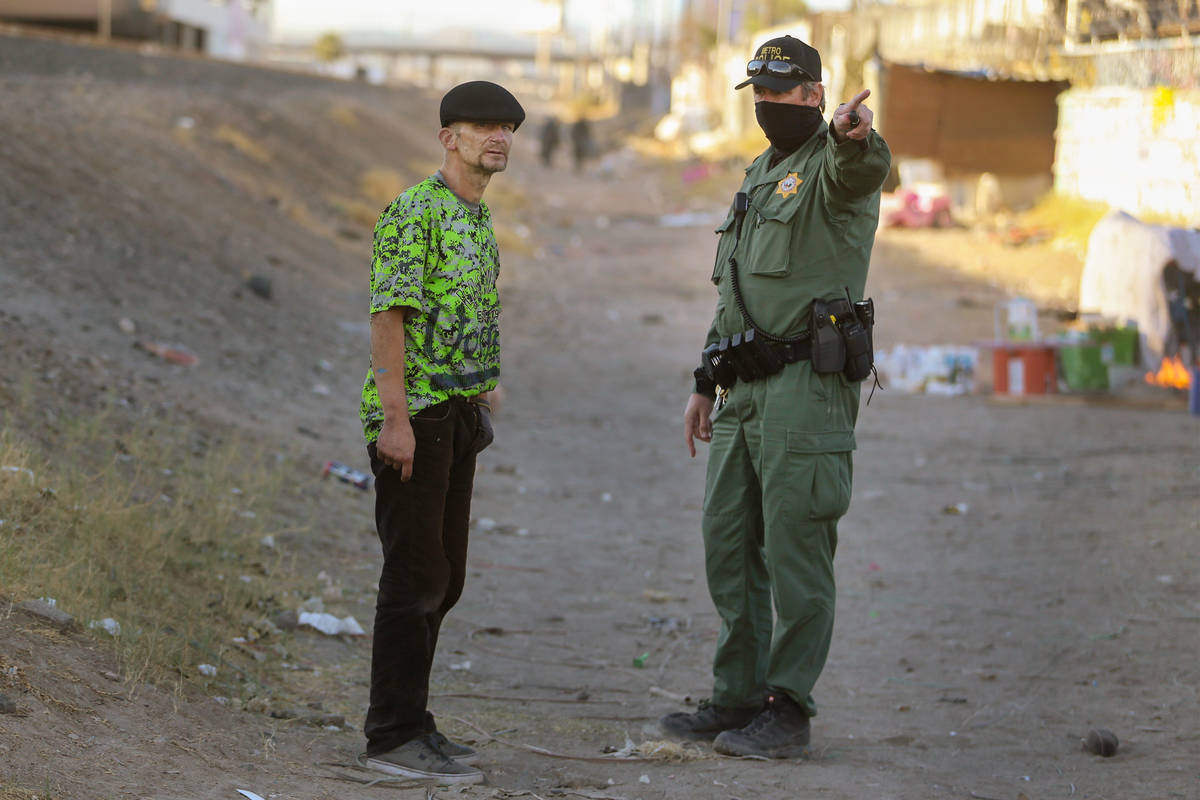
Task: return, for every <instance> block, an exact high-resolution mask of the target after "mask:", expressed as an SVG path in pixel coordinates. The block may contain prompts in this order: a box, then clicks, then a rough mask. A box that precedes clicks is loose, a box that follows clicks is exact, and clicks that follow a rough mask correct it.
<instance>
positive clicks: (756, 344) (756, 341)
mask: <svg viewBox="0 0 1200 800" xmlns="http://www.w3.org/2000/svg"><path fill="white" fill-rule="evenodd" d="M742 339H743V341H744V347H745V348H746V350H747V351H748V352H749V354H750V356H751V357H752V358H753V359H754V361H755V363H756V364H757V365H758V368H759V369H760V370H761V371H762V373H763V375H764V376H767V375H774V374H775V373H776V372H779V370H781V369H783V360H782V359H780V358H779V355H778V354H777V353H776V352H775V349H774V348H773V347H772V346H771V343H770V342H768V341H767V340H766V339H764V338H762V336H761V335H759V333H758V331H756V330H754V329H753V328H751V329H750V330H748V331H746V332H745V333H744V334H743V335H742Z"/></svg>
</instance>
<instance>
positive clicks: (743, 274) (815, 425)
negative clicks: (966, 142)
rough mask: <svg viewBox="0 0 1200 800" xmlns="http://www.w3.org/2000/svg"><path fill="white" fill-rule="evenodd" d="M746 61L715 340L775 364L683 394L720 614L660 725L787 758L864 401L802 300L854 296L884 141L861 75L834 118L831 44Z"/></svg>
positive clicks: (728, 748) (700, 383) (823, 616)
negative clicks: (826, 49)
mask: <svg viewBox="0 0 1200 800" xmlns="http://www.w3.org/2000/svg"><path fill="white" fill-rule="evenodd" d="M747 74H748V76H749V78H748V80H746V81H745V82H744V83H742V84H740V85H739V86H738V87H736V88H739V89H740V88H742V87H745V86H753V91H754V101H755V116H756V117H757V119H758V122H759V125H760V127H762V129H763V132H764V133H765V134H766V136H767V139H768V140H769V141H770V142H771V147H770V148H768V149H767V150H766V151H765V152H763V153H762V154H761V155H760V156H759V157H758V158H757V159H756V160H755V161H754V163H752V164H751V165H750V167H749V168H748V169H747V170H746V179H745V181H744V182H743V184H742V190H741V191H742V193H744V194H745V197H744V198H742V199H743V200H744V204H742V205H740V206H739V204H738V203H735V206H734V208H733V209H732V210H731V211H730V213H729V216H728V217H727V218H726V220H725V222H724V223H723V224H722V225H721V227H720V228H719V229H718V233H720V234H721V239H720V243H719V245H718V247H717V258H716V264H715V267H714V269H713V274H712V280H713V283H714V284H716V286H717V310H716V315H715V316H714V319H713V323H712V327H711V328H710V330H709V333H708V338H707V340H706V345H713V344H717V343H720V342H722V341H732V342H745V341H746V340H747V339H748V338H752V339H753V340H754V341H755V342H757V343H758V346H761V347H763V348H764V349H765V351H766V361H767V362H770V367H769V368H767V369H761V370H757V369H749V370H745V369H742V370H740V373H741V374H739V375H738V379H737V380H736V382H734V381H732V380H725V381H724V383H726V384H729V383H732V386H730V385H723V386H720V387H719V388H720V389H721V392H722V402H721V403H720V404H719V405H715V403H714V400H715V396H716V391H715V390H716V389H717V388H718V387H717V386H716V385H715V383H718V382H719V381H713V380H711V379H710V378H709V376H708V375H707V374H706V373H705V372H703V371H698V372H697V383H696V387H695V390H694V393H693V394H692V395H691V397H690V398H689V400H688V404H687V410H686V412H685V414H684V427H685V434H684V435H685V440H686V443H687V447H688V450H689V451H690V452H691V454H692V455H693V456H695V454H696V450H695V440H696V439H699V440H701V441H705V442H711V451H710V453H709V459H708V469H707V477H706V482H705V499H704V512H703V534H704V548H705V560H706V572H707V577H708V585H709V591H710V593H711V595H712V598H713V603H714V604H715V605H716V608H717V611H718V614H719V615H720V618H721V630H720V634H719V638H718V640H717V651H716V655H715V657H714V659H713V679H714V680H713V694H712V698H711V701H710V702H706V703H703V704H702V705H701V707H700V708H699V710H698V711H696V712H695V713H690V714H689V713H675V714H669V715H667V716H665V717H663V718H662V720H661V721H660V725H661V727H662V729H663V731H664V732H665V733H666V734H668V735H671V736H674V737H678V738H684V739H695V740H712V741H713V747H714V749H716V750H717V751H718V752H721V753H726V754H729V755H741V756H749V755H753V756H768V757H773V758H788V757H793V756H797V755H800V754H801V753H802V752H803V751H804V749H805V747H806V746H807V745H808V742H809V736H810V724H809V718H810V717H812V716H815V715H816V713H817V708H816V704H815V702H814V701H813V698H812V689H813V686H814V684H815V683H816V681H817V677H818V675H819V674H820V672H821V669H822V667H823V666H824V664H825V658H826V656H827V654H828V652H829V643H830V637H831V635H832V632H833V609H834V596H835V589H834V580H833V555H834V550H835V549H836V547H837V522H838V519H839V518H840V517H842V515H844V514H845V513H846V510H847V508H848V507H849V504H850V484H851V473H852V462H851V452H852V451H853V450H854V424H855V421H856V419H857V417H858V402H859V385H858V383H857V381H856V380H854V379H853V378H851V379H848V378H847V376H846V375H845V374H843V372H842V371H841V370H842V367H841V366H837V367H835V371H829V370H822V371H820V372H818V371H817V369H816V368H815V367H814V364H813V362H812V360H811V357H812V353H813V351H814V349H816V348H814V347H813V345H812V337H811V333H812V331H811V330H810V328H811V327H813V326H812V325H810V323H809V317H810V311H813V310H814V306H816V308H818V309H819V308H820V307H821V306H820V305H817V304H814V300H838V299H841V300H842V301H843V302H845V301H846V297H847V295H851V296H852V297H853V299H854V300H860V299H861V298H862V295H863V290H864V287H865V284H866V278H867V265H868V263H869V261H870V255H871V248H872V245H873V244H874V238H875V230H876V227H877V225H878V221H879V198H880V187H881V186H882V184H883V181H884V178H885V177H886V176H887V174H888V169H889V167H890V164H891V155H890V153H889V151H888V148H887V145H886V144H885V143H884V141H883V139H882V138H881V137H880V136H879V134H878V133H876V132H875V131H874V130H872V128H871V121H872V118H873V115H872V113H871V110H870V109H869V108H867V107H866V106H864V105H862V101H863V100H864V99H866V97H867V95H868V94H869V92H866V91H864V92H862V93H860V94H859V95H858V96H856V97H855V98H854V99H853V100H852V101H851V102H850V103H847V104H845V105H842V106H839V107H838V108H837V110H835V111H834V113H833V116H832V118H831V120H830V122H829V123H828V124H826V122H825V120H824V118H823V116H822V111H823V109H824V103H825V90H824V87H823V86H822V85H821V83H820V80H821V58H820V55H819V54H818V53H817V51H816V50H815V49H813V48H812V47H810V46H809V45H807V44H805V43H804V42H801V41H800V40H799V39H795V38H793V37H791V36H783V37H779V38H777V39H772V40H771V41H768V42H766V43H765V44H763V45H762V47H760V48H759V49H758V51H757V52H756V54H755V57H754V59H753V60H751V61H750V62H749V64H748V65H747ZM739 197H740V195H739ZM848 305H849V303H848V302H847V306H848ZM852 313H853V312H852ZM843 316H844V315H843ZM844 321H845V320H843V322H844ZM849 341H850V339H849V338H846V339H845V342H846V343H849ZM741 352H746V351H741ZM772 370H773V371H772ZM727 377H728V376H727ZM858 377H861V376H858ZM772 605H774V614H772ZM773 617H774V618H773Z"/></svg>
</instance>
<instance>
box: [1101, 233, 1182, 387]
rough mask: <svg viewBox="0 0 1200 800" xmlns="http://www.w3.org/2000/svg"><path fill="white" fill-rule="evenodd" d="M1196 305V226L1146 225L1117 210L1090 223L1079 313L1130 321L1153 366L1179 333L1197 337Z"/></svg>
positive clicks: (1177, 343) (1175, 344) (1173, 348)
mask: <svg viewBox="0 0 1200 800" xmlns="http://www.w3.org/2000/svg"><path fill="white" fill-rule="evenodd" d="M1197 309H1200V230H1189V229H1187V228H1173V227H1170V226H1167V225H1148V224H1146V223H1144V222H1142V221H1141V220H1139V219H1136V218H1135V217H1132V216H1130V215H1129V214H1127V213H1125V212H1123V211H1115V212H1112V213H1110V214H1108V215H1107V216H1105V217H1104V218H1103V219H1102V220H1100V222H1098V223H1096V227H1095V228H1094V229H1093V230H1092V234H1091V236H1090V237H1089V238H1088V251H1087V259H1086V260H1085V262H1084V266H1083V277H1082V280H1081V282H1080V287H1079V310H1080V312H1081V313H1089V312H1095V313H1099V314H1102V315H1104V316H1106V317H1111V318H1113V319H1115V320H1117V321H1119V322H1126V321H1132V322H1133V323H1135V324H1136V325H1137V328H1138V333H1139V338H1140V340H1141V348H1142V359H1143V363H1145V364H1147V365H1149V366H1151V367H1153V366H1155V365H1157V364H1158V362H1159V360H1161V359H1162V358H1163V357H1166V356H1177V355H1179V353H1180V349H1181V346H1182V345H1185V344H1189V343H1188V342H1186V341H1185V337H1187V336H1189V335H1190V336H1192V337H1196V336H1200V328H1198V327H1197V322H1198V321H1200V320H1197ZM1193 341H1194V339H1193ZM1189 355H1190V356H1191V357H1193V358H1194V357H1195V356H1196V353H1194V352H1191V353H1189Z"/></svg>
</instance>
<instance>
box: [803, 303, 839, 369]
mask: <svg viewBox="0 0 1200 800" xmlns="http://www.w3.org/2000/svg"><path fill="white" fill-rule="evenodd" d="M843 302H845V301H843ZM808 331H809V335H810V336H811V338H812V367H813V371H814V372H817V373H820V374H823V375H824V374H828V373H831V372H841V371H842V370H843V369H845V367H846V343H845V341H844V340H843V339H842V334H841V331H839V330H838V329H837V325H836V324H835V323H834V321H833V318H832V317H831V316H830V311H829V304H828V303H827V302H826V301H824V300H818V299H814V300H813V302H812V311H811V312H810V316H809V321H808Z"/></svg>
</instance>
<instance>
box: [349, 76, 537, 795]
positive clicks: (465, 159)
mask: <svg viewBox="0 0 1200 800" xmlns="http://www.w3.org/2000/svg"><path fill="white" fill-rule="evenodd" d="M524 119H525V112H524V110H523V109H522V108H521V105H520V103H518V102H517V99H516V98H515V97H513V96H512V95H511V94H510V93H509V92H508V91H507V90H505V89H504V88H502V87H500V86H497V85H496V84H494V83H489V82H487V81H472V82H470V83H464V84H460V85H459V86H456V87H454V88H453V89H451V90H450V91H449V92H447V93H446V95H445V97H443V98H442V103H441V124H442V127H441V130H440V131H439V132H438V140H439V141H440V142H441V144H442V147H443V148H444V150H445V158H444V160H443V162H442V167H441V169H440V170H439V171H438V172H437V173H435V174H434V175H431V176H430V177H428V178H426V179H425V180H424V181H422V182H421V183H419V184H417V185H416V186H413V187H412V188H410V189H408V190H406V191H405V192H404V193H402V194H401V195H400V196H399V197H397V198H396V199H395V200H394V201H393V202H392V204H391V205H389V206H388V207H387V208H386V209H385V210H384V211H383V213H382V214H381V215H380V217H379V221H378V223H377V224H376V226H375V244H374V257H373V259H372V263H371V368H370V369H369V370H368V372H367V378H366V382H365V383H364V385H363V392H362V403H361V416H362V422H363V432H364V434H365V436H366V440H367V452H368V455H369V456H370V458H371V470H372V471H373V472H374V473H375V497H376V499H375V524H376V529H377V531H378V533H379V540H380V543H381V544H382V546H383V570H382V574H381V576H380V579H379V595H378V598H377V600H376V606H375V628H374V644H373V649H372V654H371V696H370V708H369V709H368V711H367V719H366V724H365V726H364V732H365V733H366V737H367V752H366V759H365V763H366V765H367V766H368V767H371V768H373V769H378V770H381V771H383V772H387V773H389V774H393V775H400V776H403V777H407V778H414V779H424V780H432V781H434V782H436V783H441V784H458V783H478V782H480V781H482V780H483V773H482V772H481V771H480V770H479V769H477V768H475V767H473V766H470V764H471V763H472V762H473V761H474V759H475V756H476V753H475V751H474V750H472V749H471V748H469V747H466V746H465V745H461V744H457V743H455V742H451V741H450V740H449V739H447V738H446V737H445V736H443V735H442V734H441V733H439V732H438V731H437V727H436V725H435V724H434V720H433V715H432V714H430V713H429V711H428V709H427V705H428V699H429V671H430V667H431V665H432V663H433V655H434V649H435V648H436V646H437V639H438V631H439V630H440V628H441V623H442V619H443V618H444V617H445V615H446V612H447V611H449V610H450V609H451V608H452V607H453V606H454V604H455V603H456V602H457V601H458V598H459V596H460V595H461V594H462V589H463V583H464V578H465V575H466V557H467V527H468V524H469V523H470V519H471V491H472V486H473V483H474V478H475V456H476V454H477V453H478V452H479V451H480V450H482V449H483V448H484V447H486V446H487V444H488V443H490V442H491V422H490V416H489V414H490V408H489V400H490V399H491V397H492V395H493V394H494V392H495V391H496V387H497V381H498V379H499V376H500V329H499V322H500V299H499V296H498V295H497V292H496V278H497V276H498V275H499V272H500V261H499V254H498V252H497V249H496V237H495V234H494V233H493V231H492V220H491V215H490V213H489V212H488V208H487V206H486V205H484V204H483V201H482V198H483V192H484V190H485V189H486V188H487V185H488V182H489V181H490V180H491V177H492V175H494V174H495V173H497V172H501V171H503V170H504V168H505V167H506V166H507V165H508V155H509V150H510V148H511V146H512V139H513V133H514V132H515V131H516V129H517V128H518V127H519V126H520V124H521V122H522V121H523V120H524Z"/></svg>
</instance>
